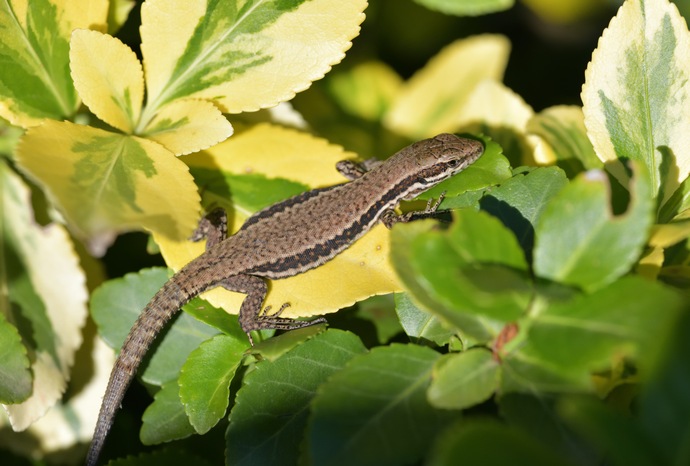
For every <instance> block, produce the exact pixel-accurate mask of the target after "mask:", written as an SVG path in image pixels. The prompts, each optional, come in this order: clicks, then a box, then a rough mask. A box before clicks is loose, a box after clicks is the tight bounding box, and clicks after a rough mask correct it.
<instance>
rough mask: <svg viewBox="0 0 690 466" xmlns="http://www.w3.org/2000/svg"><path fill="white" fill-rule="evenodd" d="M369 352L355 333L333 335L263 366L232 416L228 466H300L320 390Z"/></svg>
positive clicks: (240, 394) (334, 332)
mask: <svg viewBox="0 0 690 466" xmlns="http://www.w3.org/2000/svg"><path fill="white" fill-rule="evenodd" d="M364 351H365V348H364V345H362V343H361V341H360V340H359V338H357V337H356V336H355V335H354V334H352V333H349V332H343V331H340V330H328V331H326V332H324V333H321V334H319V335H316V336H315V337H313V338H312V339H310V340H308V341H306V342H304V343H303V344H301V345H299V346H297V347H296V348H294V349H293V350H291V351H289V352H288V353H286V354H284V355H283V356H282V357H280V358H278V359H276V360H275V361H264V362H260V363H258V364H257V365H256V367H255V368H254V371H252V372H251V373H249V374H248V375H247V376H246V377H245V379H244V385H243V386H242V388H241V389H240V390H239V391H238V392H237V398H236V400H235V406H234V407H233V408H232V411H231V413H230V425H229V427H228V430H227V434H226V441H227V462H226V464H228V465H237V464H243V465H244V464H271V465H281V464H285V465H293V464H296V463H297V459H298V457H299V453H300V448H299V447H300V443H301V441H302V438H303V436H304V429H305V426H306V423H307V415H308V412H309V404H310V403H311V401H312V398H313V397H314V395H315V393H316V389H317V387H319V385H321V384H323V383H324V382H325V381H326V380H327V379H328V378H329V377H330V376H331V375H333V374H334V373H336V372H337V371H339V370H340V369H341V368H342V367H343V366H344V365H345V364H346V363H347V362H348V361H349V360H350V359H351V358H352V357H354V356H355V355H357V354H360V353H363V352H364Z"/></svg>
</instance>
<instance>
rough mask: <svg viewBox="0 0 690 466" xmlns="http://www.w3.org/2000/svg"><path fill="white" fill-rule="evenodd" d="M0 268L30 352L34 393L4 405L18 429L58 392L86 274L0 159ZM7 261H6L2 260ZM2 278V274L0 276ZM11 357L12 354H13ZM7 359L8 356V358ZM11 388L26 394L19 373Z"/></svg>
mask: <svg viewBox="0 0 690 466" xmlns="http://www.w3.org/2000/svg"><path fill="white" fill-rule="evenodd" d="M0 189H1V190H2V194H0V196H1V197H2V208H3V209H2V212H1V213H0V215H2V217H3V218H2V224H3V230H2V231H0V234H1V235H2V242H3V249H2V250H0V255H2V256H4V257H3V259H2V260H3V262H4V267H7V269H8V271H10V272H11V273H9V274H8V276H7V280H8V282H7V283H2V284H0V286H3V287H5V286H6V287H7V292H8V296H9V302H11V303H12V306H11V307H10V309H8V312H9V313H10V314H9V315H10V316H12V321H14V322H18V321H19V322H23V323H24V325H22V326H21V327H19V328H18V330H19V333H20V334H21V335H22V341H23V342H24V344H28V345H29V348H30V353H31V362H32V364H31V371H32V375H33V392H32V395H31V397H30V398H28V399H27V400H26V401H24V402H23V403H20V404H14V405H5V410H6V412H7V413H8V416H9V418H10V422H11V423H12V427H13V428H14V429H15V430H23V429H26V428H27V427H28V426H30V425H31V424H32V423H33V422H35V421H36V420H37V419H39V418H40V417H42V416H43V415H44V414H45V413H46V411H48V410H49V409H50V408H51V407H52V406H53V405H55V403H57V401H58V400H59V399H60V397H61V396H62V394H63V392H64V390H65V387H66V386H67V381H68V380H69V378H70V371H71V369H72V365H73V364H74V357H75V352H76V350H77V348H79V346H80V345H81V343H82V334H81V329H82V326H83V325H84V321H85V320H86V313H87V309H86V299H87V292H86V286H85V277H84V273H83V272H82V270H81V268H80V267H79V260H78V258H77V255H76V254H75V252H74V248H73V246H72V242H71V240H70V238H69V236H68V234H67V232H66V231H65V229H64V228H63V227H62V226H61V225H58V224H50V225H48V226H41V225H39V224H37V223H36V221H35V220H34V218H33V210H32V208H31V200H30V192H29V188H28V187H27V186H26V185H25V184H24V182H23V181H22V180H21V178H19V176H17V175H16V174H14V173H13V172H12V171H11V170H10V169H9V168H8V167H7V166H6V165H5V164H4V163H0ZM5 261H7V262H5ZM3 280H4V279H3ZM15 357H16V356H15ZM8 362H10V361H8ZM15 376H16V377H18V380H17V382H18V383H19V385H17V386H15V389H19V390H20V391H23V392H24V395H27V393H26V387H25V389H24V390H21V385H22V384H26V382H27V380H26V376H27V374H24V376H23V379H24V380H21V379H22V376H21V373H17V374H15Z"/></svg>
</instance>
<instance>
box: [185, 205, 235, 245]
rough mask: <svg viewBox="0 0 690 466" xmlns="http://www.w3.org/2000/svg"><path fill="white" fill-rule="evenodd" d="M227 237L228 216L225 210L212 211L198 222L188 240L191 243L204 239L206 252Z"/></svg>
mask: <svg viewBox="0 0 690 466" xmlns="http://www.w3.org/2000/svg"><path fill="white" fill-rule="evenodd" d="M227 236H228V216H227V214H226V213H225V209H222V208H218V209H214V210H212V211H211V212H209V213H208V214H206V215H205V216H204V217H202V218H201V220H199V226H197V227H196V230H194V233H192V236H191V237H190V238H189V239H190V240H192V241H201V240H202V239H204V238H206V250H207V251H208V250H209V249H211V248H212V247H213V246H215V245H216V244H218V243H220V242H221V241H223V240H224V239H225V238H227Z"/></svg>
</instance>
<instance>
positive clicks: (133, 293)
mask: <svg viewBox="0 0 690 466" xmlns="http://www.w3.org/2000/svg"><path fill="white" fill-rule="evenodd" d="M167 280H168V271H167V270H166V269H164V268H160V267H156V268H151V269H144V270H141V271H140V272H138V273H130V274H127V275H125V276H124V277H122V278H117V279H114V280H110V281H108V282H106V283H104V284H103V285H101V286H100V287H99V288H97V289H96V290H95V291H94V292H93V294H92V295H91V303H90V304H91V306H90V307H91V315H92V317H93V319H94V321H95V322H96V324H97V325H98V330H99V333H100V334H101V336H102V337H103V339H104V340H105V341H106V343H108V345H110V347H112V348H115V349H119V348H120V346H122V342H124V340H125V337H126V336H127V334H128V333H129V330H130V329H131V328H132V325H133V324H134V322H135V321H136V319H137V317H139V314H140V313H141V311H142V310H143V309H144V307H145V306H146V304H147V303H148V302H149V301H150V299H151V298H152V297H153V295H154V294H156V292H157V291H158V290H159V289H160V288H161V287H162V286H163V284H164V283H165V282H166V281H167ZM217 333H218V331H217V330H215V329H213V328H212V327H209V326H208V325H206V324H204V323H202V322H199V321H198V320H196V319H195V318H193V317H191V316H189V315H187V313H180V314H179V315H178V316H177V317H176V318H175V319H174V321H173V324H172V325H170V327H168V329H167V331H165V333H164V335H161V336H159V337H158V339H157V344H156V346H155V350H154V351H153V352H151V353H150V355H149V356H148V358H149V360H148V363H147V364H146V365H145V369H144V371H143V372H142V374H141V377H142V380H144V381H145V382H147V383H151V384H154V385H161V384H163V383H165V382H168V381H170V380H175V379H177V374H178V372H179V370H180V368H181V367H182V365H183V364H184V362H185V360H186V359H187V356H188V355H189V353H190V352H192V351H193V350H194V349H195V348H197V347H198V346H199V345H200V344H201V342H203V341H205V340H207V339H208V338H209V337H211V336H213V335H216V334H217Z"/></svg>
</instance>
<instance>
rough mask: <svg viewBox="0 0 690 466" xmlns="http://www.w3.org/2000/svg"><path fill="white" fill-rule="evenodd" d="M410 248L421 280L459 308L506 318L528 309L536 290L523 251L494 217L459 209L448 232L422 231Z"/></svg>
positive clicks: (437, 296) (412, 263)
mask: <svg viewBox="0 0 690 466" xmlns="http://www.w3.org/2000/svg"><path fill="white" fill-rule="evenodd" d="M410 247H411V249H412V250H411V256H410V257H411V260H410V266H411V267H412V269H413V270H414V271H416V272H417V273H418V274H419V275H420V278H418V280H419V283H420V285H421V286H422V287H423V288H424V290H425V291H426V293H428V294H431V295H432V296H434V297H435V299H437V300H438V301H440V302H443V303H444V304H445V306H447V307H449V308H451V309H455V310H456V312H462V313H465V314H479V315H481V316H484V317H487V318H490V319H493V320H495V321H497V322H503V323H505V322H509V321H513V320H515V319H517V318H518V317H520V316H521V315H522V313H523V312H524V310H525V309H526V307H527V304H528V302H529V299H530V296H531V293H532V290H531V285H530V281H529V278H528V277H527V275H526V269H527V264H526V262H525V259H524V255H523V253H522V250H521V249H520V246H519V245H518V243H517V240H516V239H515V236H513V234H512V233H511V232H510V231H509V230H508V229H507V228H505V227H504V226H503V225H502V224H501V223H500V222H499V221H498V220H497V219H495V218H494V217H491V216H489V215H488V214H486V213H484V212H475V211H473V210H469V209H465V210H461V211H458V213H457V215H456V221H455V223H454V225H453V227H452V228H451V229H450V230H448V232H438V231H432V232H429V233H426V234H422V235H419V236H417V237H416V238H415V239H414V240H413V241H412V243H411V245H410ZM458 323H459V322H458Z"/></svg>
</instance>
